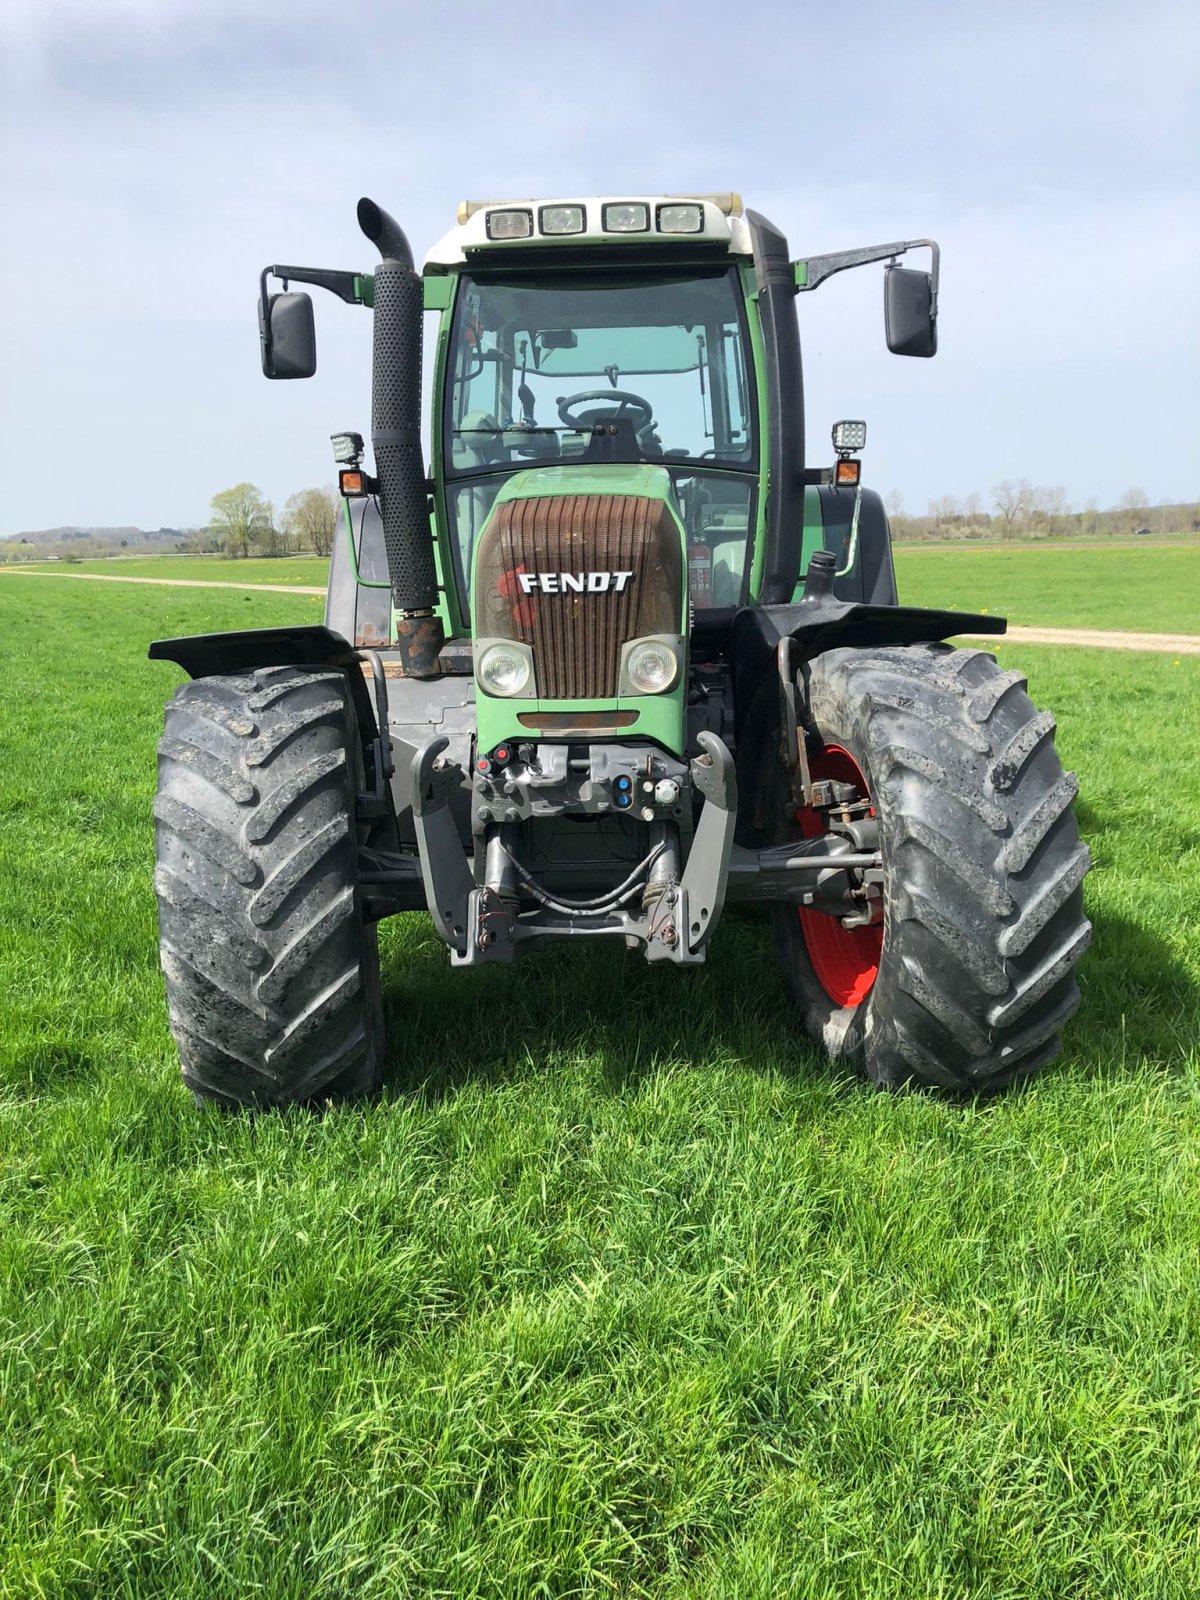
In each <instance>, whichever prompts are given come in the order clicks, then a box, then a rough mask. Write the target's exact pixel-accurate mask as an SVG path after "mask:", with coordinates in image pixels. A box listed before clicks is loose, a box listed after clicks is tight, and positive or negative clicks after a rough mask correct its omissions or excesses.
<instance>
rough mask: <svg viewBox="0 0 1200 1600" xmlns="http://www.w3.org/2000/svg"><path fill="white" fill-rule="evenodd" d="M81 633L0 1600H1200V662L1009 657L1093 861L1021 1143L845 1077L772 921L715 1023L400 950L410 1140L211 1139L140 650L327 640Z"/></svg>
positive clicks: (245, 612)
mask: <svg viewBox="0 0 1200 1600" xmlns="http://www.w3.org/2000/svg"><path fill="white" fill-rule="evenodd" d="M922 559H925V558H922ZM928 559H929V561H930V564H932V561H933V560H935V559H937V560H941V559H943V557H942V553H941V552H938V554H937V555H936V556H931V557H929V558H928ZM1031 559H1034V560H1042V559H1044V558H1043V557H1041V556H1037V557H1033V558H1031ZM98 602H99V597H98V595H97V593H96V590H95V587H94V586H90V585H86V584H76V583H69V582H63V583H51V582H49V581H47V582H36V583H35V582H33V581H29V582H24V581H21V580H13V581H12V582H11V583H4V582H3V581H2V580H0V640H2V641H3V643H2V644H0V651H2V652H3V664H4V676H3V682H4V709H3V713H2V715H3V724H2V727H3V748H4V752H5V759H4V761H3V763H2V765H0V1141H2V1143H0V1396H2V1401H3V1421H4V1426H3V1430H2V1431H0V1504H2V1505H3V1511H2V1513H0V1517H2V1519H3V1523H4V1535H3V1543H2V1544H0V1594H2V1595H4V1596H5V1597H12V1600H29V1597H54V1600H66V1597H71V1600H93V1597H96V1596H104V1597H106V1600H109V1597H126V1600H150V1597H159V1596H162V1597H168V1596H169V1597H171V1600H178V1597H188V1600H190V1597H196V1600H199V1597H201V1596H203V1597H211V1596H213V1595H222V1596H233V1595H237V1596H243V1595H247V1596H248V1595H254V1596H261V1597H269V1600H315V1597H318V1596H319V1597H320V1600H350V1597H360V1596H364V1597H371V1600H395V1597H403V1596H409V1595H412V1596H446V1597H450V1596H455V1597H457V1596H476V1595H478V1596H489V1597H495V1600H513V1597H525V1596H529V1597H533V1596H539V1597H549V1596H556V1597H558V1596H561V1597H566V1596H572V1597H574V1596H613V1595H617V1596H622V1597H625V1596H629V1597H633V1596H650V1597H655V1600H658V1597H669V1600H685V1597H686V1600H726V1597H735V1600H750V1597H754V1600H774V1597H776V1596H782V1595H787V1596H799V1597H811V1600H829V1597H831V1596H838V1597H840V1596H853V1597H855V1600H858V1597H871V1600H883V1597H887V1600H934V1597H942V1600H967V1597H970V1600H1067V1597H1070V1600H1100V1597H1104V1600H1131V1597H1139V1600H1140V1597H1155V1600H1158V1597H1163V1600H1176V1597H1178V1600H1190V1597H1192V1596H1194V1595H1195V1594H1196V1593H1198V1592H1200V1542H1198V1528H1200V1363H1198V1361H1197V1355H1198V1351H1200V1199H1198V1196H1200V1096H1198V1087H1200V1051H1198V1048H1197V1042H1196V1041H1197V1036H1198V1031H1200V988H1198V985H1200V926H1198V922H1200V911H1198V908H1200V793H1198V791H1197V787H1196V784H1195V768H1194V761H1195V751H1196V749H1197V748H1198V746H1200V660H1194V659H1184V660H1183V661H1181V662H1180V663H1179V664H1178V665H1175V664H1173V663H1172V660H1171V658H1170V657H1166V656H1155V657H1150V656H1138V655H1128V654H1123V653H1116V652H1111V653H1106V652H1099V651H1096V652H1092V651H1082V650H1075V651H1066V650H1064V651H1058V652H1055V651H1049V650H1034V649H1027V648H1018V647H1016V646H1011V645H1002V646H1001V648H1000V654H1001V659H1002V660H1003V661H1006V662H1007V663H1009V664H1019V665H1021V666H1022V667H1023V668H1025V669H1027V670H1028V672H1029V674H1030V678H1031V687H1032V689H1033V691H1034V693H1035V696H1036V697H1037V698H1038V699H1039V700H1040V701H1042V702H1043V703H1044V704H1048V705H1051V706H1053V708H1054V709H1055V711H1056V712H1057V714H1058V717H1059V721H1060V735H1059V742H1060V746H1061V749H1062V752H1063V755H1064V758H1065V760H1066V761H1067V763H1068V764H1069V765H1073V766H1075V767H1076V768H1077V769H1078V770H1079V772H1080V776H1081V781H1082V786H1083V789H1082V794H1083V799H1082V804H1081V818H1082V823H1083V827H1084V831H1085V833H1086V835H1087V837H1088V838H1089V839H1090V841H1091V843H1092V847H1093V850H1094V852H1095V859H1096V870H1095V872H1094V873H1093V874H1092V876H1091V878H1090V879H1089V880H1088V885H1087V899H1088V905H1089V911H1090V915H1091V916H1092V918H1093V920H1094V922H1095V927H1096V937H1095V943H1094V945H1093V948H1092V950H1091V952H1090V953H1089V955H1088V957H1087V959H1086V961H1085V964H1084V970H1083V984H1084V991H1085V992H1084V1004H1083V1010H1082V1012H1081V1014H1080V1016H1079V1017H1078V1018H1077V1020H1076V1021H1075V1022H1074V1023H1073V1024H1072V1026H1071V1028H1070V1030H1069V1034H1068V1036H1067V1041H1066V1046H1067V1047H1066V1052H1065V1056H1064V1058H1063V1060H1062V1061H1061V1062H1060V1063H1059V1064H1058V1065H1057V1066H1056V1067H1054V1068H1053V1069H1051V1070H1050V1071H1049V1072H1048V1073H1047V1074H1046V1075H1045V1076H1044V1077H1043V1078H1041V1079H1040V1080H1039V1081H1038V1082H1036V1083H1035V1084H1034V1085H1033V1086H1032V1087H1031V1088H1030V1089H1029V1090H1028V1091H1026V1092H1025V1093H1022V1094H1020V1095H1018V1096H1015V1097H1011V1098H1008V1099H1005V1100H1002V1101H1000V1102H999V1103H997V1104H994V1105H992V1106H989V1107H987V1108H979V1107H970V1106H968V1107H961V1106H954V1105H947V1104H943V1103H940V1102H938V1101H936V1100H934V1099H932V1098H928V1097H920V1096H912V1097H900V1098H889V1097H884V1096H881V1095H878V1094H875V1093H873V1092H870V1091H868V1090H867V1089H865V1088H863V1087H861V1086H860V1085H859V1084H857V1083H855V1082H849V1081H846V1080H844V1079H842V1078H841V1077H839V1076H838V1074H837V1073H836V1072H835V1071H834V1070H833V1069H831V1067H830V1066H829V1065H828V1064H827V1063H826V1062H824V1061H823V1060H821V1059H819V1058H818V1057H816V1056H815V1055H814V1054H813V1053H812V1052H811V1051H810V1050H808V1049H807V1048H806V1047H805V1046H803V1045H802V1044H801V1043H800V1042H799V1038H798V1034H797V1032H796V1029H795V1027H794V1024H793V1019H792V1017H791V1015H790V1014H789V1010H788V1007H787V1004H786V1003H785V1000H784V998H783V993H782V990H781V987H780V985H779V983H778V981H777V978H776V975H775V972H774V969H773V965H772V957H771V952H770V941H769V939H768V936H767V933H766V930H765V928H764V926H762V925H761V924H759V923H757V922H755V921H753V920H749V919H747V918H744V917H735V916H729V917H728V918H727V920H726V923H725V925H724V926H723V928H722V930H721V932H720V934H719V936H718V939H717V941H716V946H715V950H714V952H713V956H712V959H711V960H710V963H709V964H708V965H707V966H706V967H705V968H703V969H701V970H700V971H699V972H698V973H695V974H684V973H674V972H672V973H665V974H664V973H656V972H652V971H651V970H650V969H649V968H648V967H646V965H645V964H644V963H643V962H641V961H640V960H638V959H637V958H635V957H633V956H628V955H626V954H624V953H623V952H621V953H618V952H614V951H611V950H608V949H599V948H588V949H584V950H578V951H577V950H574V949H572V950H561V951H555V952H552V953H549V954H546V955H543V956H540V957H535V958H533V959H531V960H530V961H529V962H528V963H526V964H525V965H524V966H522V967H520V968H519V969H517V971H516V972H512V971H505V970H502V969H492V970H487V971H474V972H465V973H463V972H459V973H454V972H452V971H451V970H450V967H449V962H448V960H447V957H446V955H445V952H444V950H443V948H442V947H441V946H440V944H439V943H438V941H437V939H436V937H435V935H434V934H433V932H432V930H431V928H430V927H429V926H428V924H427V923H425V922H423V921H422V920H420V919H417V918H405V919H401V920H400V921H398V922H392V923H390V924H387V925H386V928H385V937H384V945H385V988H386V994H387V1001H388V1009H389V1013H390V1026H391V1058H390V1068H389V1072H388V1086H387V1091H386V1093H385V1095H384V1097H383V1099H382V1100H381V1101H380V1102H379V1103H377V1104H372V1105H366V1106H363V1105H358V1106H351V1107H342V1108H337V1109H333V1110H330V1111H329V1112H327V1113H326V1114H324V1115H308V1114H299V1115H287V1116H279V1115H267V1116H261V1117H257V1118H249V1117H237V1116H235V1117H229V1116H224V1115H221V1114H219V1113H217V1112H215V1111H213V1110H212V1109H204V1110H198V1109H196V1108H195V1107H194V1106H193V1105H192V1102H191V1100H190V1098H189V1097H188V1096H187V1095H186V1094H185V1092H184V1090H183V1088H182V1086H181V1084H180V1082H179V1079H178V1073H177V1066H176V1062H175V1057H174V1052H173V1047H172V1044H171V1039H170V1036H169V1033H168V1030H167V1026H166V1017H165V1008H164V1003H163V996H162V987H161V980H160V976H159V973H158V969H157V947H156V930H155V914H154V900H153V894H152V889H151V864H152V856H153V841H152V825H151V816H150V804H151V797H152V793H153V784H154V758H153V752H154V742H155V739H156V737H157V734H158V731H159V726H160V719H161V707H162V703H163V700H164V699H165V697H166V695H167V694H168V693H169V691H170V688H171V687H172V686H173V684H174V683H175V682H176V681H177V680H178V677H179V674H178V673H177V671H176V670H175V669H174V668H172V667H170V666H168V665H165V664H155V665H151V664H149V663H147V662H146V661H145V660H144V659H143V657H144V647H145V642H146V641H147V640H148V639H150V638H152V637H154V636H157V635H159V634H165V633H172V632H193V631H194V632H199V631H207V630H210V629H219V628H229V627H246V626H252V625H261V626H267V625H273V624H279V623H283V622H286V621H289V620H307V619H309V618H310V617H311V616H315V615H319V610H320V602H319V601H317V600H315V599H313V600H310V599H308V598H306V597H301V596H291V597H288V596H280V597H276V596H271V595H263V594H252V595H246V596H234V595H230V594H223V593H219V592H216V591H210V592H206V591H189V590H177V591H171V590H154V589H147V588H135V587H130V588H129V589H120V588H118V587H117V586H115V585H113V586H106V587H105V589H104V595H103V604H102V605H100V604H99V603H98ZM1140 620H1141V624H1142V625H1145V619H1140Z"/></svg>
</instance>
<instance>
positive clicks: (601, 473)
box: [496, 463, 682, 526]
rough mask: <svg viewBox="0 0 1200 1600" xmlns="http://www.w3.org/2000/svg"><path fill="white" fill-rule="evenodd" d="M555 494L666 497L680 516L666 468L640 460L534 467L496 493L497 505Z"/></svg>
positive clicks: (512, 479)
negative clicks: (649, 464)
mask: <svg viewBox="0 0 1200 1600" xmlns="http://www.w3.org/2000/svg"><path fill="white" fill-rule="evenodd" d="M552 494H557V495H562V494H633V495H638V496H640V497H641V498H642V499H645V500H665V501H666V503H667V504H668V505H669V506H670V507H671V511H672V514H673V515H675V519H676V521H678V520H679V518H678V513H677V512H676V511H675V496H674V494H673V493H672V490H671V479H670V476H669V474H668V473H667V470H666V468H665V467H654V466H646V465H638V464H637V463H631V464H628V465H626V464H624V463H613V464H611V465H595V464H592V463H580V465H578V466H563V467H531V468H530V469H529V471H528V472H518V473H515V474H514V475H513V476H512V477H511V478H510V479H509V480H508V482H507V483H506V484H505V485H504V487H503V489H501V491H500V493H499V494H498V495H497V496H496V505H500V504H501V503H502V502H503V501H505V500H540V499H544V498H545V497H546V496H547V495H552ZM681 526H682V525H681Z"/></svg>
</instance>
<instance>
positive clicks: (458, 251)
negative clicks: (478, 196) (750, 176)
mask: <svg viewBox="0 0 1200 1600" xmlns="http://www.w3.org/2000/svg"><path fill="white" fill-rule="evenodd" d="M647 245H648V246H655V247H657V248H658V249H659V250H660V251H661V249H662V247H663V246H664V245H666V246H670V247H672V248H674V249H678V250H680V251H681V252H684V253H686V252H687V251H688V250H689V249H690V248H694V247H697V246H699V247H702V248H703V251H704V254H705V255H707V256H709V257H710V258H711V256H712V255H713V253H714V249H715V250H716V251H717V252H719V253H723V254H728V255H730V256H751V255H752V254H753V249H752V245H751V238H750V227H749V224H748V223H747V221H746V217H745V214H744V212H743V209H742V200H741V196H740V195H738V194H733V193H725V194H697V195H679V194H657V195H655V194H650V195H647V194H635V195H629V194H617V195H568V196H564V197H560V198H556V199H540V200H539V199H533V198H531V199H524V200H464V201H463V202H462V204H461V205H460V206H459V208H458V223H457V226H456V227H454V228H452V229H451V230H450V232H449V233H447V234H446V235H445V236H444V237H443V238H441V239H439V240H438V242H437V244H435V245H434V247H433V249H432V250H430V252H429V254H428V255H427V256H426V257H425V268H426V270H427V271H429V270H432V271H434V272H437V271H439V270H440V271H446V270H447V269H449V268H452V267H456V266H462V265H465V264H466V263H467V262H470V261H472V260H474V259H482V260H488V261H495V260H497V259H498V258H499V257H501V256H502V255H503V256H505V257H509V258H510V259H511V258H514V257H516V256H517V252H519V251H521V250H528V249H531V248H533V249H536V250H537V251H538V253H539V255H541V256H542V257H543V259H544V258H545V252H546V251H547V250H551V249H555V248H566V249H572V250H577V249H580V248H587V247H589V246H607V247H609V248H610V249H611V248H612V247H613V246H621V247H623V248H624V249H626V250H628V251H630V252H631V253H633V252H636V251H637V249H638V248H639V247H640V246H647ZM722 247H723V249H722Z"/></svg>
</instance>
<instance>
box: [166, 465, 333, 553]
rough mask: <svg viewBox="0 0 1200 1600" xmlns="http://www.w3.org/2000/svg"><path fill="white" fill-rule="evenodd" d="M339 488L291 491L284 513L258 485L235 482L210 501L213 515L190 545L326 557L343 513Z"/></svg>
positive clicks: (223, 550)
mask: <svg viewBox="0 0 1200 1600" xmlns="http://www.w3.org/2000/svg"><path fill="white" fill-rule="evenodd" d="M341 505H342V502H341V497H340V495H339V494H338V492H337V490H336V489H332V488H330V489H301V490H299V491H298V492H297V493H296V494H294V495H291V496H290V497H289V499H288V500H287V502H286V504H285V505H284V508H283V514H282V515H281V516H278V517H277V516H276V515H275V508H274V506H273V505H272V504H271V502H270V501H269V500H268V499H266V497H265V496H264V495H263V492H262V490H261V489H260V488H259V487H258V485H257V484H254V483H236V484H234V486H233V488H232V489H222V490H220V491H219V492H218V493H217V494H215V495H213V497H212V501H211V508H212V519H211V521H210V522H209V524H208V527H207V528H203V529H198V530H197V531H196V533H194V534H193V535H192V537H191V538H190V539H189V540H188V541H187V543H186V544H185V548H190V549H194V550H196V551H208V552H212V553H215V554H220V555H223V556H226V557H228V558H229V559H230V560H245V559H246V557H247V556H289V555H295V554H297V553H299V552H300V551H312V552H313V554H314V555H318V556H327V555H328V554H329V553H330V551H331V550H332V549H333V536H334V533H335V531H336V529H337V521H338V517H339V515H340V514H341Z"/></svg>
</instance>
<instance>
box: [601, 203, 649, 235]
mask: <svg viewBox="0 0 1200 1600" xmlns="http://www.w3.org/2000/svg"><path fill="white" fill-rule="evenodd" d="M602 216H603V221H604V231H605V233H649V232H650V207H649V206H648V205H647V204H646V203H645V201H643V200H635V201H631V200H621V201H618V202H617V203H615V204H613V205H607V206H605V207H604V210H603V213H602Z"/></svg>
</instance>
